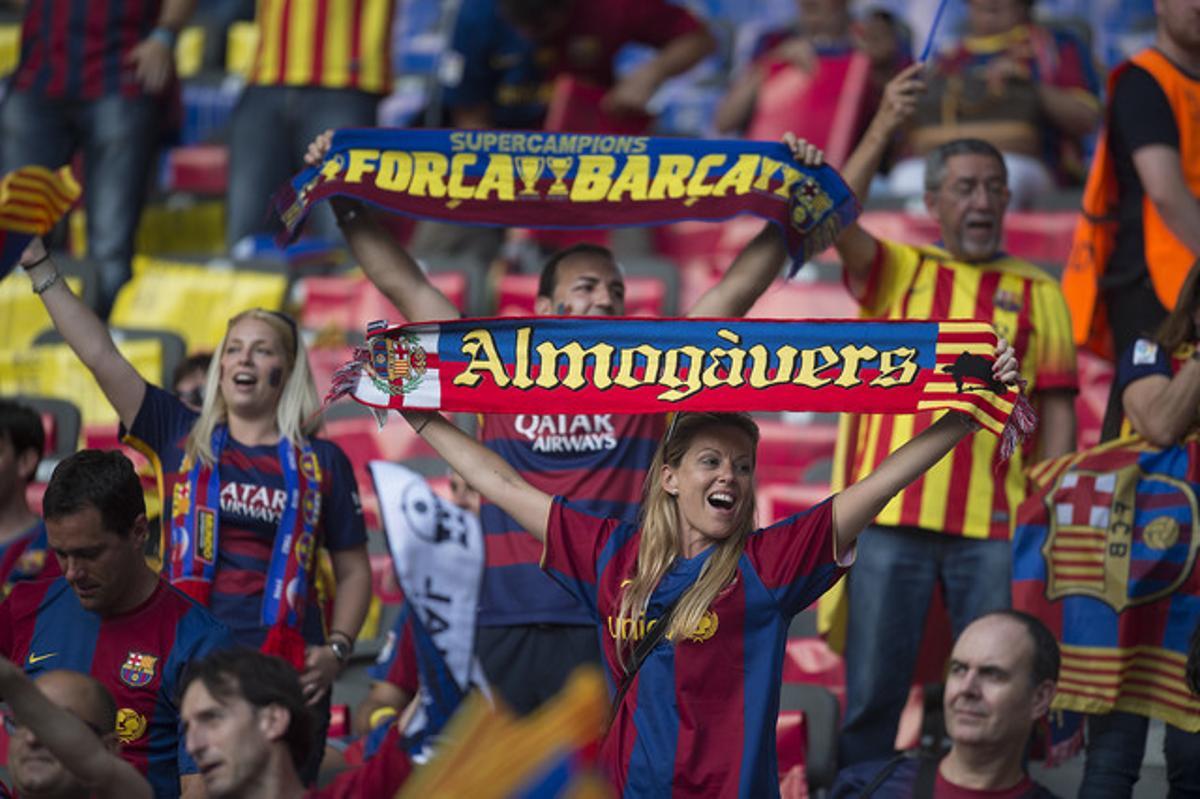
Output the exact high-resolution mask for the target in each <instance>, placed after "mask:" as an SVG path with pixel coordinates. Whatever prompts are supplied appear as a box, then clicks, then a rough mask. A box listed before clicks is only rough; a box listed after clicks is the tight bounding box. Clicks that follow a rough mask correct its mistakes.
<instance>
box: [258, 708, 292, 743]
mask: <svg viewBox="0 0 1200 799" xmlns="http://www.w3.org/2000/svg"><path fill="white" fill-rule="evenodd" d="M291 725H292V713H291V711H290V710H288V709H287V708H286V707H284V706H283V705H267V706H266V707H260V708H259V709H258V729H259V730H260V731H261V732H262V734H263V737H265V738H266V739H267V740H268V741H271V742H272V743H274V742H275V741H279V740H282V738H283V736H285V735H287V731H288V727H290V726H291Z"/></svg>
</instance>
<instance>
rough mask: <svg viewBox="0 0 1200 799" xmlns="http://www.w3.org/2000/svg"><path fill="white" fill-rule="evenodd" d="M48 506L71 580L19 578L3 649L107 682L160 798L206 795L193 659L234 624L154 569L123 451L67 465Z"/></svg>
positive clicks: (8, 605) (226, 640)
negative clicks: (196, 742) (194, 735)
mask: <svg viewBox="0 0 1200 799" xmlns="http://www.w3.org/2000/svg"><path fill="white" fill-rule="evenodd" d="M42 505H43V513H44V514H45V519H46V532H47V539H48V541H49V546H50V551H51V552H53V553H54V556H55V558H56V559H57V560H58V563H59V565H60V566H61V567H62V576H61V577H59V578H58V579H56V580H40V581H37V582H25V583H19V584H18V585H17V586H16V588H14V590H13V592H12V593H11V594H10V595H9V597H8V599H6V600H5V601H4V603H3V604H0V655H3V656H4V657H6V658H8V659H9V660H11V661H13V662H14V663H17V664H19V665H20V666H21V668H22V669H23V670H24V671H25V672H26V673H27V674H29V675H30V676H32V677H38V678H40V676H41V675H42V674H43V673H45V672H49V671H58V670H60V669H69V670H71V671H77V672H80V673H82V674H87V675H90V676H91V677H93V678H95V679H96V680H98V681H99V682H100V683H101V684H102V685H103V686H104V687H105V688H106V689H108V692H109V694H110V695H111V696H112V698H113V700H114V701H115V703H116V706H117V710H116V713H115V723H114V726H113V729H114V730H115V733H116V736H117V738H118V739H119V740H120V742H121V743H122V744H123V746H122V748H121V757H122V758H123V759H124V760H125V761H127V762H128V763H130V764H132V765H133V766H134V767H135V768H136V769H137V770H138V771H139V772H141V773H142V774H143V775H145V777H146V779H147V780H148V781H149V782H150V784H151V785H152V786H153V788H154V792H155V795H156V796H158V797H160V798H161V797H175V796H180V795H181V794H182V795H183V796H199V795H202V793H201V790H202V789H201V785H200V781H199V778H198V777H197V775H196V773H195V772H196V770H197V769H196V765H195V763H193V762H192V760H191V758H190V757H189V756H188V754H187V752H186V750H185V749H184V746H183V741H182V739H181V736H180V734H179V704H178V700H177V697H178V691H179V686H180V683H181V680H182V677H183V670H184V668H185V667H186V666H187V664H188V662H189V661H191V660H194V659H196V658H200V657H203V656H204V655H206V654H208V653H209V652H211V651H212V650H214V649H219V648H223V647H227V646H229V645H230V644H231V642H232V639H231V638H230V634H229V631H228V630H227V629H226V628H225V627H224V626H223V625H222V624H221V623H220V622H218V621H217V620H216V619H214V618H213V617H212V616H211V615H210V614H209V613H208V612H207V611H206V610H204V609H203V608H201V607H199V606H198V605H196V604H195V603H194V602H192V601H191V600H189V599H188V598H187V597H185V596H184V595H183V594H181V593H179V592H178V591H176V590H175V589H174V588H172V587H170V586H169V585H167V583H166V582H164V581H163V580H161V579H160V578H159V576H158V574H156V573H155V572H154V571H152V570H151V569H150V567H149V566H147V565H146V561H145V558H144V557H143V554H142V553H143V551H144V547H145V544H146V536H147V535H148V534H149V524H148V523H147V521H146V506H145V501H144V499H143V497H142V487H141V482H140V481H139V480H138V477H137V474H135V473H134V470H133V464H132V463H130V462H129V459H128V458H126V457H125V456H124V455H122V454H121V453H120V452H116V451H112V452H102V451H99V450H84V451H82V452H77V453H75V454H74V455H72V456H71V457H69V458H67V459H66V460H64V461H63V462H62V463H60V464H59V465H58V468H56V469H55V470H54V475H53V476H52V477H51V478H50V484H49V485H48V486H47V487H46V494H45V496H44V498H43V500H42Z"/></svg>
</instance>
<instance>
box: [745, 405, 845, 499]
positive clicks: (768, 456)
mask: <svg viewBox="0 0 1200 799" xmlns="http://www.w3.org/2000/svg"><path fill="white" fill-rule="evenodd" d="M758 431H759V442H758V462H757V474H758V482H759V484H760V485H774V484H796V483H801V482H803V480H804V477H805V473H806V472H807V471H808V470H809V469H810V468H811V467H812V466H813V465H815V464H816V463H818V462H820V461H827V460H831V459H832V458H833V448H834V444H835V443H836V442H837V426H836V425H830V424H808V425H797V424H789V423H787V422H778V421H773V420H761V421H759V423H758ZM772 521H774V519H772Z"/></svg>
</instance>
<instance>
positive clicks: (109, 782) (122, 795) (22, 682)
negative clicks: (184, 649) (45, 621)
mask: <svg viewBox="0 0 1200 799" xmlns="http://www.w3.org/2000/svg"><path fill="white" fill-rule="evenodd" d="M0 699H3V700H4V702H5V703H7V705H8V709H7V710H5V712H4V729H5V732H7V733H8V769H9V772H10V773H11V775H12V781H13V785H12V787H13V788H14V789H16V791H17V794H18V795H19V796H21V797H22V799H89V798H90V797H95V799H108V798H109V797H112V799H118V798H119V799H143V797H145V798H146V799H149V797H151V796H153V795H154V794H153V791H151V789H150V783H148V782H146V780H145V778H144V777H142V775H141V774H139V773H138V771H137V769H135V768H134V767H133V766H132V765H130V764H129V763H126V762H125V761H124V760H122V759H121V758H120V756H119V754H118V752H119V751H120V743H119V741H118V740H117V733H116V723H117V705H116V703H115V702H114V701H113V698H112V696H111V695H110V694H109V693H108V691H107V690H106V689H105V687H104V686H103V685H101V684H100V682H99V681H97V680H96V679H94V678H92V677H89V676H87V675H86V674H80V673H78V672H74V671H48V672H45V673H44V674H42V676H40V677H39V678H38V679H37V680H36V681H35V680H31V679H29V678H28V677H26V676H25V674H24V672H22V671H21V668H20V667H19V666H18V665H17V664H15V663H13V662H12V661H11V660H9V659H8V658H5V657H0ZM5 791H6V789H5V788H4V786H3V785H0V796H8V794H7V793H6V792H5Z"/></svg>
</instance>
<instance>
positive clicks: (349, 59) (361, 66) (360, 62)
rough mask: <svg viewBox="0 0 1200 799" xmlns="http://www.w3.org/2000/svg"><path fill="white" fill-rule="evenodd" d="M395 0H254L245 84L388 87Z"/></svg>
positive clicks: (373, 91)
mask: <svg viewBox="0 0 1200 799" xmlns="http://www.w3.org/2000/svg"><path fill="white" fill-rule="evenodd" d="M394 7H395V0H258V15H257V17H256V23H257V25H258V52H257V54H256V55H255V58H254V66H253V67H252V68H251V70H250V78H249V80H250V83H251V84H254V85H258V86H319V87H323V88H327V89H359V90H360V91H364V92H369V93H371V94H386V93H387V92H389V91H390V90H391V82H392V69H391V59H392V52H391V49H392V48H391V43H392V11H393V9H394Z"/></svg>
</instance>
